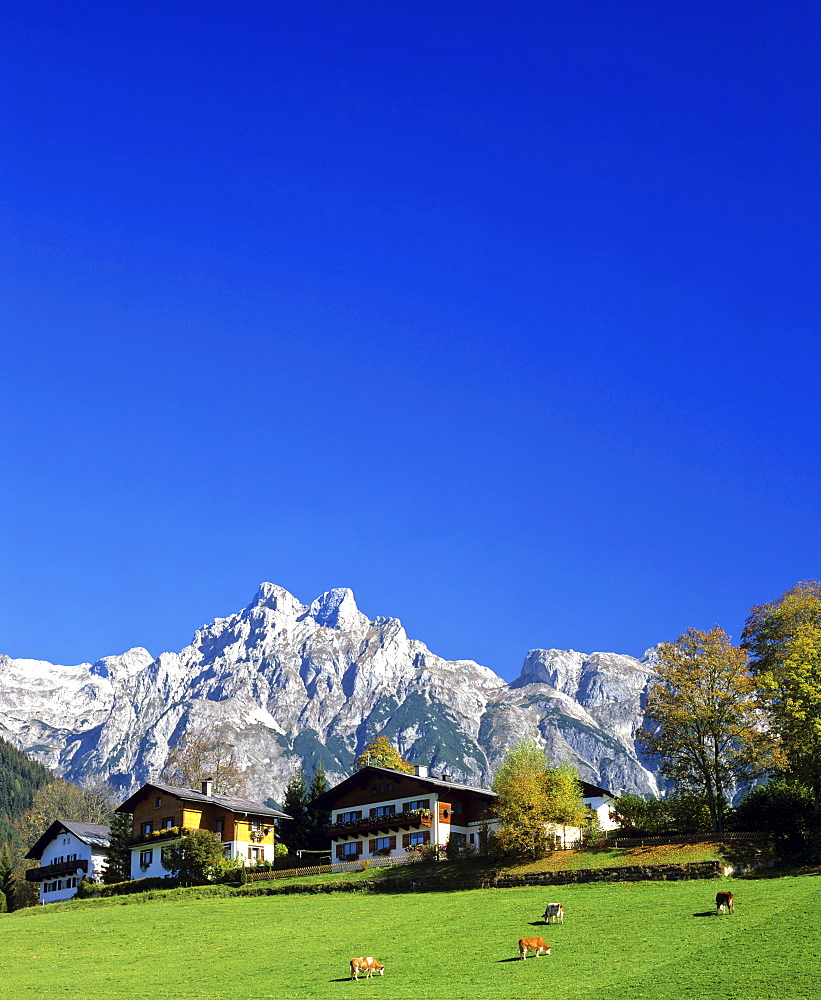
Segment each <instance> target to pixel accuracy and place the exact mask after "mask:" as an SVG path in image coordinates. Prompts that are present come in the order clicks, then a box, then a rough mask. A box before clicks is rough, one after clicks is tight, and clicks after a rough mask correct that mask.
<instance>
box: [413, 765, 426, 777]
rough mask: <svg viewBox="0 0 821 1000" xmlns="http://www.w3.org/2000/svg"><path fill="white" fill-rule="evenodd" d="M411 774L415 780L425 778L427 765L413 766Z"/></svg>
mask: <svg viewBox="0 0 821 1000" xmlns="http://www.w3.org/2000/svg"><path fill="white" fill-rule="evenodd" d="M413 773H414V774H415V775H416V777H417V778H427V776H428V765H427V764H414V765H413Z"/></svg>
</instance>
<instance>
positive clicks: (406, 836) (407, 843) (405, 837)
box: [402, 833, 410, 850]
mask: <svg viewBox="0 0 821 1000" xmlns="http://www.w3.org/2000/svg"><path fill="white" fill-rule="evenodd" d="M402 846H403V847H404V848H405V850H407V849H408V848H409V847H410V834H409V833H403V834H402Z"/></svg>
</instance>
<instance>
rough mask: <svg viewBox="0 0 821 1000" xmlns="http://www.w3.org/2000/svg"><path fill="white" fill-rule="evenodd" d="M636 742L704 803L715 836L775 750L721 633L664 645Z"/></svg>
mask: <svg viewBox="0 0 821 1000" xmlns="http://www.w3.org/2000/svg"><path fill="white" fill-rule="evenodd" d="M637 735H638V738H639V741H640V742H641V744H642V746H643V747H644V749H645V750H646V752H647V753H648V754H650V755H651V756H652V757H655V758H656V759H658V760H659V761H660V762H661V767H660V770H661V773H662V774H663V775H665V776H666V777H667V778H670V779H671V780H672V781H674V782H675V783H676V784H677V785H678V786H679V788H680V789H686V790H690V791H694V792H696V793H698V794H700V795H703V797H704V799H705V800H706V803H707V807H708V809H709V812H710V820H711V825H712V828H713V830H715V831H717V832H720V831H721V830H722V829H723V827H724V812H725V809H726V805H727V800H728V796H729V794H730V793H731V791H732V789H733V788H734V787H735V786H736V784H738V783H739V782H743V781H748V780H751V779H753V778H754V777H757V776H759V775H760V774H762V773H763V772H764V771H765V770H767V769H768V768H770V767H772V766H773V763H774V759H775V758H774V748H773V742H772V740H771V739H770V738H769V737H768V736H767V734H766V733H764V732H763V731H762V728H761V718H760V713H759V712H758V711H757V705H756V699H755V682H754V680H753V677H752V675H751V674H750V671H749V670H748V669H747V657H746V654H745V653H744V650H742V649H739V648H737V647H736V646H733V645H732V643H731V642H730V639H729V637H728V636H727V635H726V634H725V633H724V631H723V630H722V629H720V628H718V627H715V628H713V629H711V630H710V631H709V632H702V631H699V630H698V629H688V630H687V631H686V632H685V633H683V635H681V636H679V638H678V639H676V640H675V642H668V643H662V645H661V646H660V647H659V650H658V663H657V666H656V679H655V681H654V682H653V684H652V685H651V687H650V691H649V693H648V697H647V707H646V709H645V723H644V725H643V727H642V728H641V729H640V730H639V732H638V734H637Z"/></svg>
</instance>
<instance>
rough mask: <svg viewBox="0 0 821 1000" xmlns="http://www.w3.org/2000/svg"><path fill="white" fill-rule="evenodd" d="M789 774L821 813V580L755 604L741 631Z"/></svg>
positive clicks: (797, 586)
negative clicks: (810, 797)
mask: <svg viewBox="0 0 821 1000" xmlns="http://www.w3.org/2000/svg"><path fill="white" fill-rule="evenodd" d="M742 641H743V644H744V647H745V648H746V649H747V650H748V652H749V653H750V656H751V663H750V666H751V668H752V670H753V672H754V674H755V677H756V680H757V681H758V686H759V695H760V698H761V703H762V705H763V707H764V709H765V711H766V713H767V716H768V719H769V723H770V726H771V727H772V730H773V731H774V732H775V733H776V734H777V735H778V738H779V740H780V744H781V749H782V751H783V756H784V769H785V772H786V775H787V777H788V778H789V779H790V780H791V781H793V782H797V783H798V784H801V785H803V786H804V787H806V788H808V789H809V790H810V792H811V793H812V797H813V803H814V809H815V813H816V816H818V815H819V814H821V582H819V581H818V580H802V581H801V582H800V583H797V584H796V585H795V586H794V587H791V588H790V589H789V590H788V591H787V592H786V593H784V594H782V595H781V596H780V597H778V598H777V599H776V600H774V601H771V602H770V603H769V604H762V605H759V606H757V607H754V608H752V609H751V610H750V616H749V618H748V619H747V624H746V626H745V628H744V632H743V633H742Z"/></svg>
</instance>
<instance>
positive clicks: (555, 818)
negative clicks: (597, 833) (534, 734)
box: [493, 739, 585, 857]
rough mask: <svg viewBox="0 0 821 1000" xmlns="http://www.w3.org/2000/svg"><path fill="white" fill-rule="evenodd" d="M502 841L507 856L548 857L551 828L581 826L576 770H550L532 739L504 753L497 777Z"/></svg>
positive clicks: (582, 812) (567, 766)
mask: <svg viewBox="0 0 821 1000" xmlns="http://www.w3.org/2000/svg"><path fill="white" fill-rule="evenodd" d="M493 790H494V791H495V792H496V796H497V798H496V811H497V814H498V817H499V820H500V822H501V826H500V830H499V833H498V834H497V839H498V843H499V846H500V848H501V849H502V851H503V852H504V853H506V854H529V855H532V856H533V857H541V856H543V855H544V854H545V853H546V852H547V851H548V850H549V849H550V846H551V843H552V835H551V833H550V827H551V826H563V827H564V826H574V827H576V826H577V827H581V826H582V825H583V823H584V818H585V809H584V804H583V801H582V789H581V784H580V782H579V776H578V772H577V771H576V769H575V768H574V767H573V766H572V765H570V764H562V765H561V766H560V767H551V765H550V763H549V762H548V760H547V758H546V757H545V754H544V751H543V750H541V749H540V748H539V747H538V746H537V745H536V744H535V743H534V741H533V740H529V739H524V740H520V741H519V742H518V743H517V744H516V745H515V746H513V747H511V748H510V749H509V750H508V752H507V753H506V754H505V758H504V760H503V761H502V763H501V765H500V767H499V770H498V771H497V772H496V774H495V776H494V778H493Z"/></svg>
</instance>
